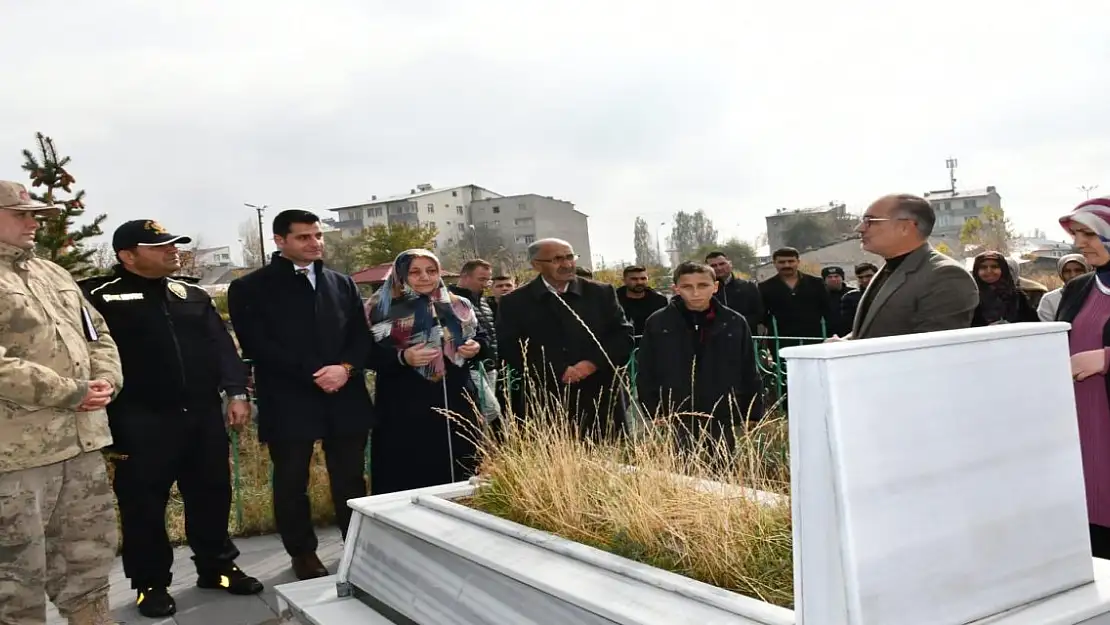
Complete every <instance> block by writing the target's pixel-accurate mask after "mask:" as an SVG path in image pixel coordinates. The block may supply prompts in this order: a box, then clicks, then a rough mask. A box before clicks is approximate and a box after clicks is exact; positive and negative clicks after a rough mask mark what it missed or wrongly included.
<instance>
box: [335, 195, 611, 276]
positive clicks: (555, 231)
mask: <svg viewBox="0 0 1110 625" xmlns="http://www.w3.org/2000/svg"><path fill="white" fill-rule="evenodd" d="M410 191H411V192H410V193H407V194H404V195H398V196H393V197H386V198H380V199H379V198H378V196H376V195H375V196H371V198H370V201H369V202H367V203H365V204H357V205H352V206H341V207H338V208H329V209H327V210H328V211H330V212H332V213H335V216H336V218H335V221H334V222H331V223H332V225H333V226H334V227H335V228H337V229H338V230H339V231H340V232H341V233H342V234H343V236H350V235H353V234H358V233H359V232H361V231H362V230H363V229H364V228H369V227H370V226H373V225H389V224H397V223H406V224H416V223H434V224H435V225H436V229H437V230H438V231H439V235H438V236H437V237H436V241H435V246H436V247H437V248H443V247H448V246H450V245H454V244H457V243H459V242H460V241H462V240H464V237H465V236H466V233H467V231H468V230H469V229H470V228H471V227H473V228H474V229H475V230H476V231H478V230H479V229H480V230H481V231H480V232H477V236H478V238H479V240H481V241H482V242H483V245H482V246H481V247H489V246H488V245H486V243H488V242H489V241H491V240H496V241H497V242H498V247H502V246H503V247H504V248H505V249H506V250H507V251H509V252H511V253H514V254H516V253H523V252H524V250H525V248H526V247H527V246H528V244H529V243H532V242H533V241H535V240H537V239H543V238H549V237H554V238H559V239H565V240H567V241H568V242H570V244H571V245H572V246H574V250H575V252H577V253H578V254H579V255H580V256H581V258H580V259H579V261H578V262H579V264H580V265H582V266H583V267H588V268H590V269H592V268H593V261H592V260H591V251H590V234H589V224H588V221H589V218H588V217H587V216H586V215H585V214H584V213H582V212H581V211H578V210H577V209H575V207H574V204H573V203H571V202H567V201H565V200H558V199H555V198H552V197H547V196H542V195H537V194H535V193H526V194H523V195H512V196H503V195H501V194H499V193H495V192H493V191H490V190H489V189H486V188H484V187H479V186H477V185H464V186H461V187H448V188H444V189H435V188H433V187H432V185H430V184H422V185H418V186H417V187H415V188H413V189H411V190H410ZM494 237H496V239H494Z"/></svg>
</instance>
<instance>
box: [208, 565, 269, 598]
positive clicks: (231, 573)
mask: <svg viewBox="0 0 1110 625" xmlns="http://www.w3.org/2000/svg"><path fill="white" fill-rule="evenodd" d="M197 587H198V588H204V589H206V590H225V591H227V592H228V593H230V594H233V595H257V594H258V593H260V592H262V582H260V581H258V580H257V579H255V578H253V577H251V576H250V575H247V574H246V573H244V572H242V571H240V570H239V567H237V566H235V565H234V564H232V565H230V566H229V567H228V568H227V569H226V570H224V571H218V572H214V573H205V574H198V575H197Z"/></svg>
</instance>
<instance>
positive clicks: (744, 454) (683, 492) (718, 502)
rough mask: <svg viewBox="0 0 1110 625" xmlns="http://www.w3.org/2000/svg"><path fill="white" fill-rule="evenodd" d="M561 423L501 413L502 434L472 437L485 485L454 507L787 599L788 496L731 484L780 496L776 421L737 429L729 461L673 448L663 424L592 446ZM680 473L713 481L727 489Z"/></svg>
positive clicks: (781, 426) (782, 473) (783, 602)
mask: <svg viewBox="0 0 1110 625" xmlns="http://www.w3.org/2000/svg"><path fill="white" fill-rule="evenodd" d="M568 422H569V419H567V418H566V416H565V415H561V416H560V417H553V418H550V419H532V420H529V421H527V422H526V423H524V424H520V422H517V421H515V420H506V423H505V428H504V432H503V433H504V436H503V437H501V440H499V441H493V440H490V439H485V441H484V442H483V443H482V444H481V454H482V464H481V474H482V477H483V479H484V482H483V484H482V485H481V486H479V488H478V489H477V490H476V491H475V493H474V495H473V496H472V497H470V498H468V499H467V500H464V501H462V502H460V503H464V504H465V505H468V506H470V507H473V508H476V509H478V510H481V511H483V512H487V513H489V514H493V515H496V516H499V517H501V518H504V519H507V520H510V521H514V522H516V523H520V524H522V525H526V526H528V527H532V528H535V529H539V530H543V531H548V532H551V533H553V534H556V535H559V536H561V537H563V538H566V539H569V540H573V541H575V542H579V543H583V544H586V545H590V546H593V547H597V548H599V549H603V550H605V551H608V552H610V553H614V554H617V555H620V556H623V557H626V558H629V559H631V560H635V561H638V562H642V563H645V564H649V565H651V566H655V567H658V568H661V569H665V570H668V571H672V572H674V573H678V574H681V575H685V576H687V577H690V578H692V579H696V580H699V581H702V582H706V583H708V584H712V585H714V586H718V587H720V588H724V589H727V590H731V591H734V592H738V593H741V594H744V595H748V596H750V597H754V598H757V599H760V600H762V601H767V602H770V603H773V604H775V605H780V606H784V607H787V608H792V607H793V602H794V588H793V557H792V540H791V520H790V503H789V499H788V498H786V497H784V498H783V500H782V502H780V503H776V504H771V505H767V504H762V503H758V502H756V501H754V500H753V499H752V498H751V497H750V496H747V495H744V494H741V493H742V492H744V491H740V490H739V489H751V488H754V489H759V490H764V491H769V492H774V493H778V494H783V495H785V494H787V493H788V490H789V472H788V471H789V463H788V461H787V460H786V459H787V458H788V454H787V451H786V442H787V431H786V422H785V420H783V419H779V418H768V419H766V420H764V421H762V422H760V423H759V424H757V425H754V426H752V427H751V428H749V429H747V430H745V431H742V432H739V439H738V445H737V449H736V451H735V453H734V454H733V455H732V456H731V458H730V462H727V463H721V462H714V461H713V460H712V458H713V456H712V455H709V454H702V455H695V454H684V453H680V452H679V451H678V450H677V449H676V448H675V446H674V444H673V442H672V440H673V439H672V432H671V431H670V427H669V426H668V425H667V424H665V423H664V424H662V425H656V426H651V427H649V428H647V429H646V430H644V431H643V432H641V434H640V435H639V436H637V437H636V438H635V439H634V440H632V441H625V442H622V443H597V444H595V443H589V442H583V441H582V440H580V439H579V438H578V436H576V433H575V432H574V431H573V430H572V428H570V427H567V426H566V425H565V424H567V423H568ZM715 452H721V453H727V452H723V451H722V450H720V449H717V450H715ZM630 466H631V467H636V468H635V469H634V470H631V469H629V467H630ZM676 476H679V477H676ZM689 478H693V479H694V480H712V481H715V482H719V483H721V484H724V485H726V489H725V492H721V491H720V490H717V491H713V490H708V489H705V488H699V487H698V486H697V483H695V482H694V481H692V480H691V479H689ZM729 487H732V488H729Z"/></svg>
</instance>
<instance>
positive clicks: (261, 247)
mask: <svg viewBox="0 0 1110 625" xmlns="http://www.w3.org/2000/svg"><path fill="white" fill-rule="evenodd" d="M243 206H246V207H247V208H253V209H254V210H255V211H257V212H258V262H260V263H262V265H263V266H265V265H266V239H264V238H263V237H264V236H265V235H263V234H262V213H263V212H265V211H266V207H267V206H269V204H263V205H262V206H255V205H254V204H247V203H246V202H243Z"/></svg>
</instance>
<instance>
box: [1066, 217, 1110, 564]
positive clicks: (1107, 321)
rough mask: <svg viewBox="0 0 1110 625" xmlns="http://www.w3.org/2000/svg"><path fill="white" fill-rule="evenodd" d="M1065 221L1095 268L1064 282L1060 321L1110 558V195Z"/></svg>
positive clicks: (1093, 524)
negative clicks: (1065, 330)
mask: <svg viewBox="0 0 1110 625" xmlns="http://www.w3.org/2000/svg"><path fill="white" fill-rule="evenodd" d="M1060 223H1061V224H1062V225H1063V226H1064V228H1065V229H1067V230H1068V232H1070V233H1071V234H1072V236H1073V237H1075V246H1076V247H1077V248H1079V251H1080V253H1082V254H1083V258H1085V259H1086V260H1087V262H1088V263H1089V264H1090V265H1091V266H1092V267H1093V268H1094V271H1093V272H1091V273H1087V274H1084V275H1082V276H1079V277H1078V278H1073V279H1072V281H1071V282H1068V283H1067V284H1066V285H1064V290H1063V293H1062V295H1061V296H1060V307H1059V308H1058V309H1057V311H1056V320H1057V321H1067V322H1068V323H1071V332H1070V333H1069V335H1068V342H1069V344H1070V348H1071V350H1070V351H1071V355H1072V356H1071V374H1072V379H1074V380H1075V409H1076V413H1077V415H1078V417H1079V444H1080V447H1081V449H1082V455H1083V481H1084V482H1085V483H1086V487H1087V518H1088V522H1089V523H1090V528H1091V550H1092V551H1093V552H1094V556H1095V557H1096V558H1110V377H1108V376H1107V375H1106V371H1107V367H1108V365H1110V358H1108V357H1107V356H1108V354H1110V250H1108V249H1107V248H1108V246H1110V198H1095V199H1091V200H1087V201H1086V202H1083V203H1082V204H1080V205H1079V206H1077V207H1076V208H1075V210H1073V211H1072V212H1071V213H1069V214H1067V215H1065V216H1064V217H1062V218H1060Z"/></svg>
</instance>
